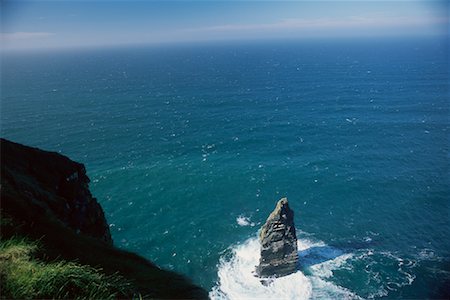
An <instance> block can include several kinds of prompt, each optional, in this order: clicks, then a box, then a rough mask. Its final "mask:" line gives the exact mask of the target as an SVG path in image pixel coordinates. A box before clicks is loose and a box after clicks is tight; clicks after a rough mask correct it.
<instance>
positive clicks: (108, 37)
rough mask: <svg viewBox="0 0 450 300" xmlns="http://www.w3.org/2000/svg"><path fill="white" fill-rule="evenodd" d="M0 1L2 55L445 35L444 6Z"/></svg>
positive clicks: (424, 2) (416, 1)
mask: <svg viewBox="0 0 450 300" xmlns="http://www.w3.org/2000/svg"><path fill="white" fill-rule="evenodd" d="M0 1H1V2H0V5H1V7H0V8H1V12H0V13H1V15H0V16H1V23H0V26H1V27H0V41H1V48H2V49H35V48H72V47H96V46H112V45H127V44H161V43H173V42H201V41H224V40H225V41H226V40H258V39H302V38H339V37H347V38H348V37H350V38H356V37H380V36H381V37H383V36H399V37H401V36H430V35H434V36H436V35H447V36H448V32H449V17H448V15H449V3H448V1H446V0H444V1H441V0H397V1H383V0H378V1H367V0H359V1H339V0H334V1H321V0H318V1H311V0H299V1H286V2H285V1H276V2H275V1H255V0H253V1H143V0H141V1H118V0H115V1H106V0H97V1H87V0H71V1H65V0H60V1H48V0H47V1H43V0H33V1H21V0H0Z"/></svg>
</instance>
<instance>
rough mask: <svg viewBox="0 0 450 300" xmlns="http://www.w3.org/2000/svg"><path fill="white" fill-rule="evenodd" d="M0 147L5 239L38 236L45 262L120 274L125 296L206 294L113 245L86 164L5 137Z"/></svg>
mask: <svg viewBox="0 0 450 300" xmlns="http://www.w3.org/2000/svg"><path fill="white" fill-rule="evenodd" d="M0 147H1V156H0V159H1V215H2V216H1V218H2V226H1V238H2V240H7V239H10V238H12V237H17V236H19V237H25V238H27V239H29V240H35V241H39V243H40V244H41V245H42V247H43V251H41V253H40V255H39V259H40V260H41V261H47V262H54V261H58V260H65V261H75V262H77V263H79V264H83V265H88V266H92V267H94V268H98V269H99V270H102V272H104V273H105V274H106V275H109V274H118V275H120V276H122V277H123V278H125V279H126V280H128V281H129V282H130V283H131V284H132V287H133V288H132V292H131V293H130V294H125V295H119V296H120V297H121V298H132V297H136V295H138V296H139V297H143V298H170V299H176V298H183V299H207V298H208V295H207V292H206V291H205V290H203V289H202V288H200V287H197V286H195V285H194V284H192V283H191V282H190V281H189V280H188V279H187V278H185V277H183V276H181V275H179V274H176V273H174V272H170V271H166V270H162V269H160V268H159V267H157V266H156V265H154V264H153V263H152V262H150V261H148V260H146V259H144V258H142V257H140V256H138V255H136V254H133V253H130V252H127V251H123V250H120V249H117V248H115V247H113V245H112V244H113V241H112V239H111V234H110V231H109V226H108V224H107V222H106V219H105V216H104V213H103V209H102V208H101V206H100V205H99V203H98V202H97V200H96V199H95V198H94V197H93V196H92V195H91V193H90V191H89V187H88V183H89V178H88V177H87V176H86V170H85V168H84V165H83V164H80V163H77V162H74V161H72V160H70V159H69V158H67V157H65V156H63V155H60V154H58V153H55V152H47V151H43V150H40V149H37V148H31V147H27V146H24V145H21V144H17V143H13V142H10V141H8V140H6V139H0ZM5 220H8V221H7V222H6V221H5ZM2 297H3V296H2Z"/></svg>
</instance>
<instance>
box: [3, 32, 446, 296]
mask: <svg viewBox="0 0 450 300" xmlns="http://www.w3.org/2000/svg"><path fill="white" fill-rule="evenodd" d="M448 53H449V49H448V38H443V37H434V38H414V39H413V38H408V39H406V38H405V39H394V38H383V39H375V38H372V39H335V40H332V39H329V40H319V39H317V40H312V39H311V40H298V41H284V40H272V41H253V42H242V41H241V42H239V41H236V42H216V43H203V44H201V43H199V44H167V45H155V46H146V47H144V46H139V47H138V46H135V47H131V46H130V47H118V48H99V49H78V50H77V49H71V50H60V51H58V50H52V51H41V52H20V53H6V52H5V53H3V54H2V76H1V107H0V108H1V115H0V116H1V136H2V137H4V138H7V139H11V140H13V141H15V142H20V143H24V144H27V145H31V146H36V147H40V148H43V149H46V150H51V151H58V152H60V153H62V154H64V155H67V156H69V157H70V158H71V159H73V160H76V161H79V162H82V163H84V164H85V165H86V168H87V172H88V176H89V177H90V179H91V183H90V188H91V191H92V193H93V194H94V196H95V197H96V198H97V199H98V201H99V202H100V204H101V205H102V207H103V209H104V211H105V214H106V218H107V220H108V222H109V223H110V229H111V233H112V236H113V239H114V243H115V245H116V246H118V247H120V248H123V249H127V250H130V251H134V252H136V253H138V254H140V255H142V256H144V257H146V258H148V259H150V260H151V261H153V262H155V263H156V264H158V265H159V266H161V267H163V268H166V269H170V270H174V271H177V272H179V273H182V274H184V275H186V276H188V277H190V278H191V279H192V280H193V281H194V283H196V284H198V285H200V286H202V287H203V288H205V289H207V290H208V291H210V296H211V297H212V298H213V299H250V298H258V299H260V298H266V299H270V298H273V299H308V298H311V299H330V298H335V299H342V298H348V299H358V298H382V297H386V296H387V297H389V298H430V297H442V298H445V297H449V295H450V290H449V284H450V239H449V237H450V222H449V220H450V218H449V213H450V203H449V195H450V184H449V178H450V177H449V175H450V174H449V158H450V152H449V132H450V131H449V130H450V120H449V116H450V114H449V57H448ZM282 197H288V199H289V203H290V206H291V207H292V209H293V210H294V213H295V223H296V228H297V235H298V246H299V255H300V265H299V271H298V272H297V273H295V274H292V275H289V276H287V277H283V278H279V279H275V280H274V281H273V282H272V283H271V284H270V285H268V286H264V285H261V284H260V282H259V280H258V279H257V278H255V277H254V276H253V273H252V272H253V270H254V266H255V265H256V264H257V263H258V257H259V245H258V241H257V234H258V229H259V228H260V227H261V225H262V224H263V223H264V222H265V220H266V218H267V216H268V215H269V213H270V212H271V211H272V210H273V209H274V207H275V204H276V202H277V201H278V200H279V199H280V198H282Z"/></svg>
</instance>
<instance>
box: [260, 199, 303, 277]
mask: <svg viewBox="0 0 450 300" xmlns="http://www.w3.org/2000/svg"><path fill="white" fill-rule="evenodd" d="M259 241H260V244H261V258H260V261H259V266H257V268H256V273H257V274H258V276H260V277H272V276H274V277H281V276H286V275H289V274H292V273H295V272H296V271H297V263H298V253H297V236H296V234H295V225H294V212H293V211H292V210H291V209H290V208H289V204H288V200H287V199H286V198H283V199H281V200H280V201H278V203H277V206H276V207H275V210H274V211H273V212H272V213H271V214H270V216H269V217H268V218H267V221H266V223H265V224H264V225H263V226H262V228H261V232H260V234H259Z"/></svg>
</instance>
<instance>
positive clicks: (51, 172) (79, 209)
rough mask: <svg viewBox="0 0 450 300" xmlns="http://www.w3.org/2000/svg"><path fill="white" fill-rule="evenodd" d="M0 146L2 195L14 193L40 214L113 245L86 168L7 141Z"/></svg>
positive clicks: (65, 159)
mask: <svg viewBox="0 0 450 300" xmlns="http://www.w3.org/2000/svg"><path fill="white" fill-rule="evenodd" d="M0 143H1V163H2V168H1V170H2V173H1V176H2V189H4V190H3V191H2V192H8V191H9V190H10V189H11V190H14V192H15V193H18V194H19V195H17V196H19V197H21V198H24V199H26V200H27V201H28V202H29V203H30V205H32V206H33V207H34V208H35V211H36V213H47V214H51V215H52V217H56V218H57V219H58V220H59V221H60V222H61V223H62V224H63V225H64V226H66V227H68V228H71V229H72V230H74V231H75V232H76V233H78V234H84V235H87V236H90V237H93V238H95V239H99V240H102V241H104V242H106V243H108V244H112V242H113V241H112V239H111V234H110V231H109V226H108V224H107V222H106V219H105V215H104V213H103V209H102V208H101V206H100V205H99V204H98V202H97V200H96V199H95V198H93V197H92V195H91V192H90V191H89V187H88V183H89V178H88V177H87V176H86V170H85V168H84V165H83V164H80V163H77V162H74V161H72V160H70V159H69V158H67V157H66V156H63V155H60V154H58V153H56V152H47V151H43V150H40V149H37V148H31V147H27V146H24V145H21V144H17V143H13V142H10V141H8V140H5V139H1V140H0ZM5 189H6V190H5ZM17 196H16V197H17Z"/></svg>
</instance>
